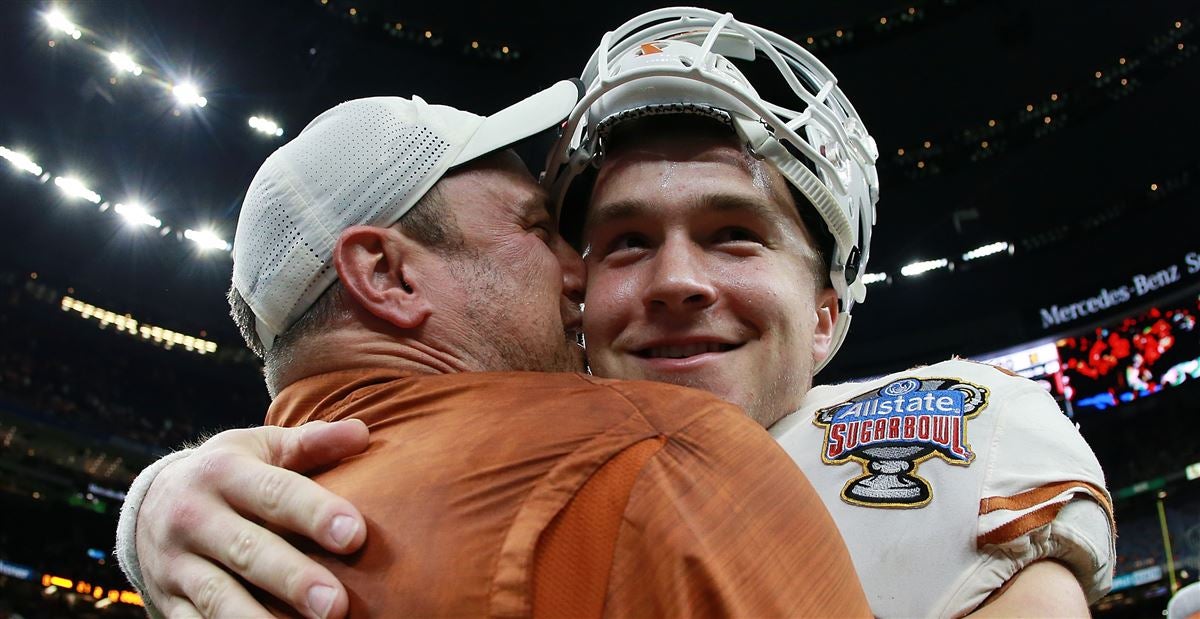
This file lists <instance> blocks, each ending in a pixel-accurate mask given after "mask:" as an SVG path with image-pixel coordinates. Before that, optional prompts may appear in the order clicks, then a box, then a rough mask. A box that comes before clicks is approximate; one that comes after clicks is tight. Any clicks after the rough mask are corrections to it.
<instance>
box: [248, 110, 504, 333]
mask: <svg viewBox="0 0 1200 619" xmlns="http://www.w3.org/2000/svg"><path fill="white" fill-rule="evenodd" d="M436 108H440V106H428V105H423V103H422V102H420V101H419V100H418V101H415V102H410V101H407V100H404V99H398V98H390V97H377V98H372V99H361V100H357V101H351V102H348V103H344V104H342V105H339V106H338V107H335V108H333V109H332V110H329V111H328V112H326V113H324V114H322V115H321V116H319V117H317V118H316V119H315V120H314V121H313V122H312V123H310V124H309V125H308V127H306V128H305V129H304V131H303V132H301V134H300V135H299V136H298V137H297V138H296V139H295V140H293V141H292V142H290V143H289V144H287V145H285V146H284V147H282V148H280V149H279V150H278V151H276V152H275V153H274V154H272V155H271V157H270V158H268V159H267V162H266V163H265V164H263V167H262V168H261V169H260V170H259V172H258V174H257V175H256V176H255V177H254V181H253V182H252V183H251V185H250V189H249V191H248V192H247V194H246V200H245V202H244V203H243V205H242V213H241V216H240V218H239V220H238V229H237V235H236V237H235V243H234V274H233V276H234V284H235V285H236V286H237V288H238V290H239V292H240V293H241V294H242V296H243V298H245V299H246V302H247V303H248V304H249V305H250V307H251V308H252V309H253V310H254V313H255V315H256V316H257V317H258V331H259V337H260V338H261V339H262V340H263V344H264V345H265V346H267V347H270V343H269V341H270V340H273V339H274V336H275V335H277V334H279V333H281V332H283V331H284V330H286V329H287V328H288V327H289V326H291V324H292V323H294V322H295V321H296V319H298V318H299V317H300V316H301V315H303V313H304V312H305V311H306V310H307V309H308V307H309V306H310V305H312V303H313V302H314V301H315V300H316V299H317V297H319V296H320V295H321V293H323V292H324V291H325V289H327V288H328V287H329V286H330V285H331V284H332V283H333V282H334V280H336V279H337V275H336V272H335V271H334V269H333V265H332V256H333V249H334V246H335V244H336V243H337V239H338V235H339V234H340V233H341V231H342V230H344V229H346V228H347V227H350V226H354V225H378V226H387V225H391V224H392V223H395V222H396V221H397V220H398V219H399V218H400V217H401V216H402V215H403V214H404V213H406V212H407V211H408V210H409V209H410V208H412V206H413V204H415V203H416V202H417V201H418V200H420V198H421V196H423V195H424V194H425V192H426V191H428V189H429V187H431V186H432V185H433V184H434V183H435V182H437V180H438V179H439V178H441V176H442V174H444V173H445V170H446V168H447V167H448V165H449V161H450V160H451V159H452V157H451V156H450V155H451V153H450V150H451V144H452V141H454V140H455V138H459V139H458V140H457V141H458V142H459V143H460V146H459V148H461V144H462V143H463V142H464V141H465V140H463V139H462V137H464V136H463V135H462V134H463V133H464V130H465V131H466V136H469V135H470V133H469V131H470V130H472V129H473V128H475V127H477V126H478V124H479V123H480V122H481V121H482V120H483V119H482V118H481V117H479V116H475V115H473V114H468V113H466V112H459V111H457V110H454V112H457V114H458V115H461V117H460V118H458V119H457V120H458V121H459V123H457V124H458V126H457V127H454V128H453V129H457V131H454V130H453V129H452V130H451V131H450V132H449V133H458V134H459V135H440V133H444V132H439V131H438V129H439V128H445V127H438V125H439V124H441V123H436V122H432V123H431V122H421V121H422V120H428V119H423V118H422V116H423V114H422V112H428V111H435V112H441V111H443V110H440V109H436ZM472 125H473V126H472Z"/></svg>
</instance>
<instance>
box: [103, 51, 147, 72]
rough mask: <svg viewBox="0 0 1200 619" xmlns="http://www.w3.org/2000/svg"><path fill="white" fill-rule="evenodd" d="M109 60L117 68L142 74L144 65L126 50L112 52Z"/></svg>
mask: <svg viewBox="0 0 1200 619" xmlns="http://www.w3.org/2000/svg"><path fill="white" fill-rule="evenodd" d="M108 61H109V62H111V63H112V64H113V66H114V67H116V68H117V69H119V70H121V71H124V72H126V73H132V74H134V75H141V74H142V67H141V66H140V65H138V63H136V62H134V61H133V57H132V56H130V55H129V54H127V53H125V52H110V53H109V54H108Z"/></svg>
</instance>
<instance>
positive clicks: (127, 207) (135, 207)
mask: <svg viewBox="0 0 1200 619" xmlns="http://www.w3.org/2000/svg"><path fill="white" fill-rule="evenodd" d="M113 210H114V211H116V212H117V214H118V215H120V216H121V217H124V218H125V221H127V222H129V224H130V225H133V226H150V227H151V228H159V227H161V226H162V220H160V219H159V218H157V217H155V216H153V215H151V214H150V213H149V212H148V211H146V209H145V208H144V207H143V206H142V205H140V204H121V203H120V202H118V203H117V205H116V206H114V207H113Z"/></svg>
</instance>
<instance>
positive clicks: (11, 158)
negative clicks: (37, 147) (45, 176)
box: [0, 146, 42, 176]
mask: <svg viewBox="0 0 1200 619" xmlns="http://www.w3.org/2000/svg"><path fill="white" fill-rule="evenodd" d="M0 157H3V158H5V159H7V160H8V162H9V163H11V164H12V165H13V167H15V168H16V169H18V170H21V171H23V172H28V173H30V174H32V175H34V176H40V175H41V173H42V166H40V165H38V164H36V163H34V162H33V160H32V159H30V158H29V155H26V154H25V153H22V152H19V151H15V150H9V149H7V148H5V147H3V146H0Z"/></svg>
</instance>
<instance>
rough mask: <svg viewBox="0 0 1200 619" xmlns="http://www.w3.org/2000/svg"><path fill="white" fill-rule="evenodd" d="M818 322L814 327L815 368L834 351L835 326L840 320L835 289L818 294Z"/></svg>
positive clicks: (828, 289) (827, 289)
mask: <svg viewBox="0 0 1200 619" xmlns="http://www.w3.org/2000/svg"><path fill="white" fill-rule="evenodd" d="M816 305H817V322H816V324H815V325H814V326H813V367H816V366H818V365H820V364H821V363H822V362H823V361H825V359H826V358H828V357H829V353H830V352H832V351H833V325H835V324H837V319H838V297H837V291H835V290H834V289H833V288H825V289H824V290H821V291H819V292H818V293H817V303H816Z"/></svg>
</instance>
